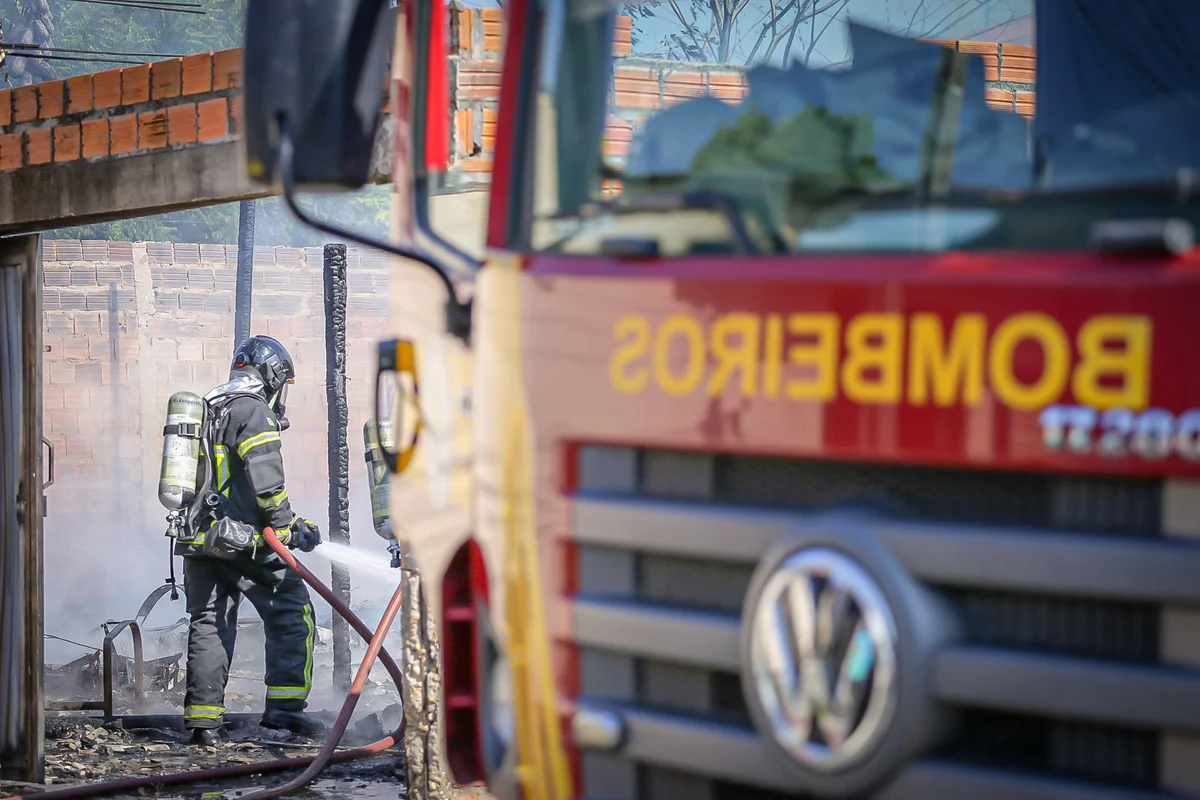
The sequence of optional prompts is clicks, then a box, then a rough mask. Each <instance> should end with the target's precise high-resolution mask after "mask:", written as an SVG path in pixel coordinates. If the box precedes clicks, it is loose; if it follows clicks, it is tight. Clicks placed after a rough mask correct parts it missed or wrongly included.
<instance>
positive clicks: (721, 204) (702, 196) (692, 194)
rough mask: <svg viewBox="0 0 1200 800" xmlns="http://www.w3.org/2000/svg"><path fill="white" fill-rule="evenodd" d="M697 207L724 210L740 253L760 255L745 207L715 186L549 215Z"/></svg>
mask: <svg viewBox="0 0 1200 800" xmlns="http://www.w3.org/2000/svg"><path fill="white" fill-rule="evenodd" d="M694 210H713V211H718V212H720V214H721V216H723V217H724V218H725V221H726V222H727V223H728V224H729V230H730V233H731V234H732V236H733V242H734V247H735V248H736V250H735V252H737V254H738V255H758V254H761V253H762V248H760V247H759V246H758V245H757V244H756V243H755V241H754V237H753V236H751V235H750V231H749V229H747V227H746V221H745V220H744V219H743V218H742V209H741V208H740V207H739V206H738V203H737V200H736V199H734V198H733V197H732V196H730V195H728V194H725V193H724V192H718V191H715V190H713V189H686V190H683V191H663V192H656V193H654V194H646V195H636V196H633V197H630V198H628V199H627V198H625V197H624V196H622V197H620V198H618V199H617V200H615V201H614V200H604V201H593V202H590V203H585V204H584V205H582V206H580V207H579V208H578V209H576V210H575V211H574V212H571V213H559V214H555V215H552V216H550V217H548V219H567V218H570V219H578V220H580V221H581V222H587V221H589V220H594V219H598V218H601V217H604V216H610V215H621V214H645V213H660V214H665V213H669V212H672V211H694ZM769 233H770V236H771V239H772V247H773V248H774V249H775V250H777V251H778V250H781V249H784V248H782V242H780V241H779V238H778V236H777V235H776V234H775V232H774V231H769ZM572 235H574V234H571V235H568V236H565V237H563V238H562V239H560V240H559V241H558V242H555V245H554V247H555V248H557V247H559V246H561V245H562V244H563V243H564V242H566V241H567V240H568V239H570V238H571V236H572Z"/></svg>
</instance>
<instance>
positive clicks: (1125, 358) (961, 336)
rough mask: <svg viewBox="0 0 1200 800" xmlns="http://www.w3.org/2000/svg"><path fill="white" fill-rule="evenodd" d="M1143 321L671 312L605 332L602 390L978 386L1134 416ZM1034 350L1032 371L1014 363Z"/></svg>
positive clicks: (861, 390)
mask: <svg viewBox="0 0 1200 800" xmlns="http://www.w3.org/2000/svg"><path fill="white" fill-rule="evenodd" d="M1151 334H1152V330H1151V323H1150V319H1149V318H1148V317H1145V316H1140V315H1132V314H1129V315H1122V314H1097V315H1095V316H1092V317H1090V318H1088V319H1086V320H1084V322H1083V323H1082V324H1081V325H1080V327H1079V329H1078V330H1077V331H1075V332H1074V337H1073V338H1074V341H1072V336H1071V335H1070V334H1069V332H1068V331H1066V330H1064V328H1063V326H1062V325H1061V324H1060V323H1059V322H1058V320H1056V319H1054V318H1053V317H1051V316H1049V315H1047V314H1043V313H1038V312H1022V313H1017V314H1013V315H1010V316H1008V317H1004V318H1000V319H992V320H989V319H988V318H987V317H986V316H985V315H983V314H980V313H965V314H959V315H957V316H954V317H945V316H943V315H939V314H935V313H929V312H920V313H916V314H913V315H911V316H910V317H907V318H906V317H905V316H904V315H901V314H897V313H885V312H864V313H862V314H857V315H855V316H853V317H850V318H849V319H848V320H845V322H844V324H843V320H842V319H841V318H840V317H839V316H838V315H837V314H834V313H832V312H799V311H798V312H793V313H790V314H778V313H773V314H766V315H758V314H753V313H749V312H736V313H730V314H724V315H721V316H718V317H716V318H715V319H714V320H712V321H711V322H708V323H705V322H704V321H702V320H700V319H698V318H696V317H693V316H690V315H687V314H675V315H672V316H669V317H667V318H665V319H663V320H662V321H660V322H658V323H657V324H654V323H652V322H651V320H650V319H648V318H647V317H644V316H641V315H637V314H631V315H628V316H624V317H621V318H620V319H618V320H617V321H616V323H615V325H614V326H613V338H614V341H615V344H616V347H615V349H614V350H613V353H612V357H611V359H610V361H609V365H608V368H609V383H610V384H611V386H612V387H613V388H614V389H615V390H616V391H617V392H620V393H621V394H629V395H633V394H638V393H640V392H644V391H646V390H647V389H648V388H649V387H651V386H654V387H656V388H657V389H658V390H659V391H661V392H662V393H664V394H667V395H671V396H683V395H689V394H692V393H694V392H704V393H706V394H707V395H709V396H710V397H719V396H722V395H724V394H725V393H727V392H730V391H733V392H734V393H736V394H737V395H738V396H741V397H756V396H758V395H759V394H761V395H762V396H763V397H766V398H770V399H776V398H780V397H784V398H787V399H788V400H795V401H801V402H825V403H827V402H832V401H834V400H837V399H838V397H839V396H841V397H844V398H846V399H847V400H850V401H852V402H855V403H871V404H895V403H900V402H907V403H909V404H911V405H913V406H930V405H933V406H936V407H939V408H950V407H953V406H959V405H961V406H967V407H970V406H975V405H978V404H979V403H980V402H982V401H983V398H984V393H985V390H990V392H991V394H992V395H993V396H994V398H995V400H996V401H997V402H999V403H1000V404H1002V405H1004V406H1007V407H1008V408H1011V409H1014V410H1017V411H1034V410H1038V409H1041V408H1045V407H1046V406H1049V405H1053V404H1055V403H1060V402H1063V400H1064V398H1065V396H1066V395H1067V394H1068V390H1069V393H1070V394H1071V395H1072V396H1073V398H1074V402H1076V403H1079V404H1080V405H1085V406H1089V407H1092V408H1097V409H1106V408H1118V407H1119V408H1127V409H1129V410H1131V411H1138V410H1141V409H1143V408H1145V407H1146V406H1147V405H1148V404H1149V402H1150V359H1151V355H1152V353H1151V340H1152V336H1151ZM1018 352H1019V353H1020V357H1021V358H1028V357H1031V356H1032V354H1034V353H1036V354H1037V356H1038V360H1039V361H1040V368H1038V369H1035V370H1030V369H1025V368H1020V367H1019V366H1018V363H1017V359H1018Z"/></svg>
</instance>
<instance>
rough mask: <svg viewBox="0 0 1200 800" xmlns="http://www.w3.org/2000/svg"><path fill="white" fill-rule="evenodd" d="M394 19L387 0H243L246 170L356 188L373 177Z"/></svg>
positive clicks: (311, 185)
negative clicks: (284, 146) (287, 154)
mask: <svg viewBox="0 0 1200 800" xmlns="http://www.w3.org/2000/svg"><path fill="white" fill-rule="evenodd" d="M395 25H396V11H395V9H394V2H392V0H250V2H249V4H248V7H247V11H246V41H245V44H246V46H245V49H244V51H243V53H244V55H243V58H244V59H245V68H244V69H243V76H244V78H243V80H244V90H243V95H242V107H243V111H242V113H243V116H244V120H245V125H244V134H243V140H244V142H245V147H246V172H247V174H248V175H249V177H250V178H251V179H252V180H254V181H255V182H258V183H265V184H272V185H274V184H277V183H278V181H279V180H280V170H279V152H280V142H281V135H280V134H281V132H282V131H286V133H287V136H288V138H289V139H290V142H291V145H292V147H293V149H294V158H293V178H294V182H295V188H296V189H300V190H309V191H314V190H315V191H322V190H325V191H328V190H345V189H357V188H359V187H361V186H363V185H364V184H365V183H366V182H367V180H368V178H369V177H370V168H371V152H372V146H373V144H374V141H375V132H376V130H377V128H378V126H379V121H380V115H381V113H382V110H383V102H384V93H385V89H386V83H385V80H386V78H387V74H388V54H389V50H390V48H391V45H392V40H393V35H394V32H395Z"/></svg>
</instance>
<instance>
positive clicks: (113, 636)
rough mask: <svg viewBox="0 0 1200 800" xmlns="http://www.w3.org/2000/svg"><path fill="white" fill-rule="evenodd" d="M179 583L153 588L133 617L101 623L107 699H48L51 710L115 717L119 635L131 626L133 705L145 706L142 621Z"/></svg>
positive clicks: (136, 707)
mask: <svg viewBox="0 0 1200 800" xmlns="http://www.w3.org/2000/svg"><path fill="white" fill-rule="evenodd" d="M177 588H178V587H176V586H175V584H173V583H164V584H163V585H162V586H159V587H158V588H157V589H155V590H154V591H153V592H151V593H150V594H149V595H148V596H147V597H146V599H145V600H143V601H142V605H141V606H140V607H139V608H138V610H137V613H136V614H134V616H133V619H123V620H113V619H110V620H107V621H105V622H104V624H103V625H102V626H101V627H102V628H103V629H104V646H103V651H104V656H103V659H104V660H103V672H104V699H103V700H84V701H74V700H68V701H55V702H51V703H46V710H47V711H103V712H104V717H105V719H112V718H113V717H114V716H115V714H114V713H113V711H114V709H115V705H116V703H115V701H114V689H113V672H114V662H115V661H116V658H115V656H116V655H117V652H116V640H117V637H118V636H120V635H121V634H122V633H124V632H125V630H126V629H128V630H129V635H130V636H131V637H132V638H133V695H134V699H133V709H134V712H135V713H139V712H140V711H141V710H142V705H143V702H144V701H145V699H146V689H145V685H146V676H145V674H144V672H145V663H146V662H145V658H144V657H143V648H142V625H143V624H144V623H145V621H146V617H148V616H149V615H150V612H151V611H153V610H154V607H155V606H156V605H158V601H159V600H161V599H162V598H163V597H164V596H166V594H167V593H168V592H170V593H172V594H174V592H175V591H176V590H177Z"/></svg>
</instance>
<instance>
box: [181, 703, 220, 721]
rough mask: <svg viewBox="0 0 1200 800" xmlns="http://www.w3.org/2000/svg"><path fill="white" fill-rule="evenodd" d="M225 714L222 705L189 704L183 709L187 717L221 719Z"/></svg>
mask: <svg viewBox="0 0 1200 800" xmlns="http://www.w3.org/2000/svg"><path fill="white" fill-rule="evenodd" d="M224 715H225V709H224V708H222V707H221V706H188V707H187V708H185V709H184V710H183V716H184V717H185V718H186V719H220V718H221V717H222V716H224Z"/></svg>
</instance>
